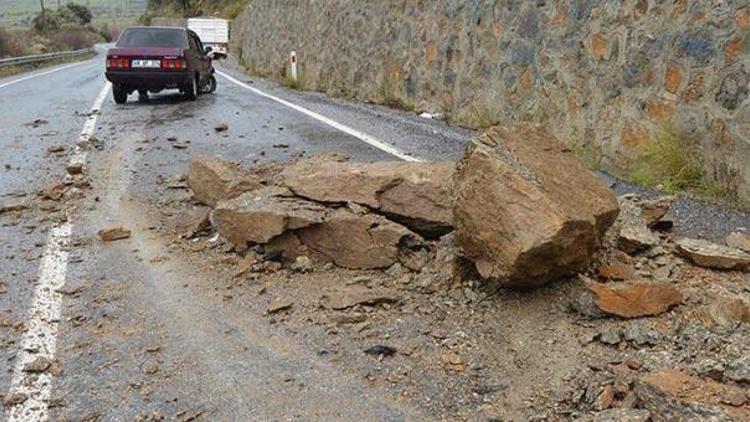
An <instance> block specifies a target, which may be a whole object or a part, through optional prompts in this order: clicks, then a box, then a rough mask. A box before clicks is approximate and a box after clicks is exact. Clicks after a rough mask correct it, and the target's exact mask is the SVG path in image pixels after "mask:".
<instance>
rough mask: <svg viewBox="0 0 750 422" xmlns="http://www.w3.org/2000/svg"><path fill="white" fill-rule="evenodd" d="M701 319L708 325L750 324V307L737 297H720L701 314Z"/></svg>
mask: <svg viewBox="0 0 750 422" xmlns="http://www.w3.org/2000/svg"><path fill="white" fill-rule="evenodd" d="M699 317H700V319H701V320H702V321H703V322H705V323H707V324H708V325H719V326H726V325H735V324H740V323H744V324H750V305H748V304H747V303H746V302H745V301H744V300H742V299H741V298H739V297H736V296H732V297H730V296H719V297H717V298H715V299H713V300H712V301H711V303H710V304H709V305H708V306H706V307H705V308H704V309H703V310H702V311H701V312H700V315H699Z"/></svg>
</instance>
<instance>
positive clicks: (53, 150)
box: [47, 145, 65, 154]
mask: <svg viewBox="0 0 750 422" xmlns="http://www.w3.org/2000/svg"><path fill="white" fill-rule="evenodd" d="M47 152H49V153H50V154H57V153H58V152H65V147H64V146H63V145H52V146H51V147H49V148H47Z"/></svg>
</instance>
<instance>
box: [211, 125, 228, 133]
mask: <svg viewBox="0 0 750 422" xmlns="http://www.w3.org/2000/svg"><path fill="white" fill-rule="evenodd" d="M214 130H215V131H217V132H225V131H227V130H229V125H228V124H226V123H219V124H218V125H216V126H215V127H214Z"/></svg>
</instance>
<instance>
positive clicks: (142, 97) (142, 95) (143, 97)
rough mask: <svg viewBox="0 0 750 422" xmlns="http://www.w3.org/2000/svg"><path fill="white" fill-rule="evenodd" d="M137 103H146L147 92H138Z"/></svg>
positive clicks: (142, 90) (143, 90)
mask: <svg viewBox="0 0 750 422" xmlns="http://www.w3.org/2000/svg"><path fill="white" fill-rule="evenodd" d="M138 101H139V102H142V103H145V102H148V91H146V90H145V89H141V90H138Z"/></svg>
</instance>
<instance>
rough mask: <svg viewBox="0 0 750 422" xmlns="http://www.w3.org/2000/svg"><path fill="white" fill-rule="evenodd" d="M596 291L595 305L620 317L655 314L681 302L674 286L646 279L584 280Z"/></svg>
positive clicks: (679, 294)
mask: <svg viewBox="0 0 750 422" xmlns="http://www.w3.org/2000/svg"><path fill="white" fill-rule="evenodd" d="M586 287H587V288H588V289H589V290H591V291H592V292H594V294H596V296H597V299H596V305H597V306H598V307H599V308H600V309H601V310H602V311H604V312H606V313H609V314H612V315H617V316H620V317H623V318H637V317H642V316H649V315H658V314H661V313H663V312H666V311H668V310H669V309H670V308H671V307H673V306H676V305H678V304H680V302H682V293H680V291H679V290H677V289H676V288H675V287H674V286H672V285H669V284H663V283H654V282H647V281H631V282H626V283H617V284H602V283H595V282H592V283H587V285H586Z"/></svg>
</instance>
